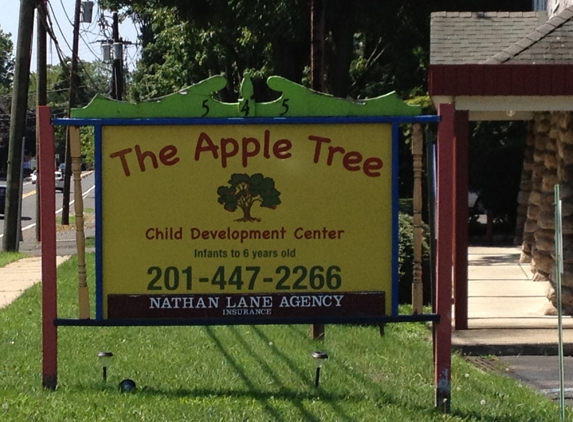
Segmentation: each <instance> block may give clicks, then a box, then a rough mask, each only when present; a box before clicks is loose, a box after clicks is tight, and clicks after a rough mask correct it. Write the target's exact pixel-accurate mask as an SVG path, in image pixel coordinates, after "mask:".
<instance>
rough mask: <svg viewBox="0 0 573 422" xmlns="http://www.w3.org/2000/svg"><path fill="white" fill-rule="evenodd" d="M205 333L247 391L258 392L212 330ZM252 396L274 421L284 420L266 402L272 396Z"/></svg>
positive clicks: (315, 419) (313, 419)
mask: <svg viewBox="0 0 573 422" xmlns="http://www.w3.org/2000/svg"><path fill="white" fill-rule="evenodd" d="M205 331H206V332H207V335H208V336H209V337H210V338H211V340H213V342H214V343H215V345H216V346H217V348H218V349H219V351H220V352H221V354H222V355H223V356H224V357H225V359H227V362H229V364H230V365H231V366H232V367H233V369H234V370H235V372H236V373H237V374H238V375H239V377H241V379H242V380H243V382H244V383H245V385H246V386H247V387H248V388H249V390H251V391H258V390H257V388H256V386H255V385H254V384H253V382H252V381H251V380H250V378H249V377H248V376H247V374H246V373H245V371H243V368H242V367H241V365H239V364H238V363H237V362H236V361H235V359H233V357H232V356H231V355H230V354H229V353H227V350H225V347H223V345H222V344H221V341H220V340H219V338H218V337H217V336H216V335H215V333H214V332H213V330H212V328H211V327H206V329H205ZM250 395H251V394H250ZM253 396H254V397H253V398H255V399H256V400H257V401H258V402H259V403H260V404H261V405H262V406H263V408H264V409H265V411H266V412H267V413H268V414H270V415H271V416H272V417H273V419H274V420H275V421H282V420H284V419H283V418H282V415H281V414H280V413H279V412H278V411H277V409H275V408H274V407H272V406H271V405H270V404H269V402H268V401H269V399H270V398H271V396H272V394H265V393H262V394H261V392H260V391H258V393H257V394H255V395H253ZM298 403H299V406H300V402H298ZM299 406H297V407H299ZM305 416H307V418H308V419H307V420H309V421H318V420H319V419H317V418H315V417H314V416H313V415H310V414H308V412H306V411H305Z"/></svg>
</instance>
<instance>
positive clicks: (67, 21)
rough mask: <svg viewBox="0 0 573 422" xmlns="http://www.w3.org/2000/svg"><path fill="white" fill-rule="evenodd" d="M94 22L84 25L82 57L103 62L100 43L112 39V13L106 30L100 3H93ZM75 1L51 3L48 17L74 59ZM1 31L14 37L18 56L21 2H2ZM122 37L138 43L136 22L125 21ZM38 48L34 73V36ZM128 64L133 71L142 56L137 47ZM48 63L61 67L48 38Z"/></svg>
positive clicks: (108, 14)
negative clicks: (72, 47)
mask: <svg viewBox="0 0 573 422" xmlns="http://www.w3.org/2000/svg"><path fill="white" fill-rule="evenodd" d="M93 3H94V7H93V16H92V23H81V24H80V42H79V53H78V54H79V58H80V60H83V61H89V62H91V61H94V60H97V59H102V55H101V43H100V42H99V41H100V40H104V39H106V38H110V37H111V23H112V17H111V16H112V14H111V12H110V11H107V10H106V11H103V12H104V20H105V21H106V23H107V25H106V28H105V30H102V28H101V27H100V25H99V24H98V22H99V20H100V19H99V18H100V16H101V13H102V10H100V8H99V7H98V5H97V3H98V2H97V0H96V1H94V2H93ZM75 4H76V1H75V0H48V14H49V15H50V17H51V20H52V24H53V27H54V32H55V35H56V38H57V42H58V45H59V46H60V48H61V49H62V52H63V54H64V55H65V56H68V57H69V56H71V46H72V41H73V21H74V9H75ZM0 10H1V13H0V29H1V30H2V31H3V32H4V33H11V34H12V37H11V38H12V42H13V43H14V55H15V54H16V44H17V37H18V17H19V14H20V1H19V0H0ZM34 22H35V20H34ZM119 35H120V37H121V38H123V39H124V41H130V42H132V43H134V44H135V43H136V42H137V29H136V27H135V25H134V24H133V22H131V21H125V22H123V23H121V24H120V27H119ZM33 40H34V46H33V49H32V50H33V51H32V62H31V70H32V71H35V69H36V44H35V42H36V37H35V35H34V36H33ZM125 50H126V64H127V66H128V68H129V69H130V70H133V69H134V66H135V61H136V58H137V54H138V49H137V46H135V45H132V46H128V47H127V48H126V49H125ZM47 51H48V57H47V60H48V64H58V63H59V58H58V54H57V50H56V44H55V43H54V41H52V40H50V38H48V46H47Z"/></svg>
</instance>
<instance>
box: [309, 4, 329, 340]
mask: <svg viewBox="0 0 573 422" xmlns="http://www.w3.org/2000/svg"><path fill="white" fill-rule="evenodd" d="M324 6H325V2H324V1H323V0H312V1H311V5H310V37H311V38H310V75H311V88H312V89H314V90H315V91H323V90H324V66H323V63H324ZM310 337H311V338H312V339H314V340H324V324H312V325H311V331H310Z"/></svg>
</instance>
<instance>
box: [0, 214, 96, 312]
mask: <svg viewBox="0 0 573 422" xmlns="http://www.w3.org/2000/svg"><path fill="white" fill-rule="evenodd" d="M94 234H95V227H94V223H93V222H87V223H86V225H85V235H86V238H87V237H92V236H94ZM22 235H23V237H24V240H23V241H22V242H20V252H22V253H25V254H27V255H30V257H29V258H24V259H20V260H18V261H16V262H12V263H11V264H8V265H7V266H5V267H2V268H0V309H1V308H3V307H5V306H8V305H9V304H10V303H12V302H13V301H14V300H16V299H17V298H18V297H19V296H20V295H21V294H22V293H23V292H24V291H25V290H26V289H27V288H29V287H32V286H33V285H34V284H36V283H39V282H40V281H41V280H42V258H41V255H42V245H41V243H39V242H37V241H36V239H35V231H34V229H33V228H32V229H29V230H24V231H23V232H22ZM56 249H57V251H56V255H57V256H56V265H58V266H59V265H60V264H62V263H64V262H65V261H67V260H68V259H69V258H70V256H71V255H74V254H76V253H77V249H76V231H75V226H73V225H70V226H69V227H68V228H66V229H59V230H58V231H57V232H56ZM92 251H93V248H88V249H86V252H92Z"/></svg>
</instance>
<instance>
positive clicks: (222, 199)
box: [217, 173, 281, 221]
mask: <svg viewBox="0 0 573 422" xmlns="http://www.w3.org/2000/svg"><path fill="white" fill-rule="evenodd" d="M229 185H230V186H219V187H218V188H217V194H218V195H219V199H218V201H219V203H220V204H222V205H223V208H225V209H226V210H227V211H230V212H235V210H236V209H237V208H240V209H241V210H242V211H243V217H241V218H239V219H238V220H235V221H261V219H260V218H257V217H253V216H252V215H251V208H252V207H253V205H254V204H255V202H260V206H261V207H265V208H270V209H273V210H274V209H275V208H276V207H277V205H279V204H280V203H281V200H280V198H279V196H280V194H281V193H280V192H279V191H278V190H276V189H275V181H274V180H273V179H271V178H270V177H264V176H263V175H262V174H260V173H256V174H253V175H252V176H249V175H248V174H244V173H242V174H239V173H235V174H233V175H232V176H231V180H229Z"/></svg>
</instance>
